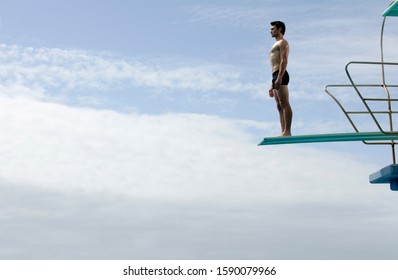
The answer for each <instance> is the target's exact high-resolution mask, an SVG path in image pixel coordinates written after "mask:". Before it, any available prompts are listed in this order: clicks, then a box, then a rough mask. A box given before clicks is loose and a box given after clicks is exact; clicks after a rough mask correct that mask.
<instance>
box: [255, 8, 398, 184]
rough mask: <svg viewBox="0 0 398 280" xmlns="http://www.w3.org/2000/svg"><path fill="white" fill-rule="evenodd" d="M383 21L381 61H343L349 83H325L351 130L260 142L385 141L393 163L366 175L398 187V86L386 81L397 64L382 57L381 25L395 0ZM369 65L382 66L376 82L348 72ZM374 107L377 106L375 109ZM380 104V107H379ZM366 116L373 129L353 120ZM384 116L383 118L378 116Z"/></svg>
mask: <svg viewBox="0 0 398 280" xmlns="http://www.w3.org/2000/svg"><path fill="white" fill-rule="evenodd" d="M382 16H383V22H382V27H381V35H380V49H381V61H377V62H373V61H351V62H349V63H347V64H346V66H345V72H346V74H347V76H348V79H349V81H350V83H349V84H336V85H327V86H325V91H326V93H327V94H328V95H329V96H330V97H331V98H332V99H333V100H334V101H335V102H336V103H337V105H338V106H339V107H340V109H341V110H342V112H343V113H344V115H345V117H346V118H347V120H348V121H349V123H350V124H351V126H352V127H353V129H354V131H355V132H352V133H335V134H315V135H298V136H285V137H266V138H264V140H263V141H262V142H261V143H259V146H263V145H283V144H302V143H323V142H348V141H361V142H363V143H364V144H366V145H387V146H390V147H391V153H392V164H391V165H388V166H386V167H384V168H383V169H381V170H380V171H378V172H375V173H374V174H371V175H370V176H369V181H370V183H372V184H386V183H389V184H390V189H391V190H393V191H398V164H397V162H396V161H397V159H396V152H395V147H396V145H398V131H397V130H395V128H394V117H397V116H398V111H395V110H393V104H397V105H398V96H397V97H396V98H394V97H393V91H394V90H395V91H397V90H398V84H390V83H387V81H386V71H387V69H386V68H387V67H394V66H398V62H385V61H384V46H383V43H384V42H383V39H384V38H383V37H384V27H385V23H386V20H387V18H388V17H398V0H395V1H394V2H392V3H391V4H390V6H389V7H388V8H387V9H386V10H385V11H384V12H383V14H382ZM364 65H366V66H371V67H379V68H380V70H381V80H380V82H379V83H369V84H358V83H356V82H355V81H354V79H353V76H352V74H351V72H350V68H351V67H352V66H364ZM336 89H339V90H342V89H343V90H344V89H350V90H351V91H353V92H354V94H356V95H357V97H358V98H359V103H360V104H361V105H362V106H361V109H360V110H348V109H346V108H345V107H344V106H343V103H342V102H341V101H340V100H339V99H338V98H337V97H336V95H335V94H333V93H332V91H334V90H336ZM369 89H370V90H375V89H377V90H379V91H380V89H382V90H381V92H383V94H382V96H369V95H366V94H364V93H363V92H364V91H365V90H369ZM375 107H377V110H376V109H374V108H375ZM380 108H382V109H380ZM358 116H360V117H361V116H366V117H368V118H370V120H371V123H373V124H374V128H375V129H374V131H360V129H359V126H358V125H357V124H356V121H355V120H356V117H358ZM382 119H383V120H384V122H382V121H381V120H382Z"/></svg>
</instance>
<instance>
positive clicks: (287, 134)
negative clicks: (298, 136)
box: [281, 131, 292, 137]
mask: <svg viewBox="0 0 398 280" xmlns="http://www.w3.org/2000/svg"><path fill="white" fill-rule="evenodd" d="M285 136H292V134H291V133H290V132H286V131H285V132H283V133H282V134H281V137H285Z"/></svg>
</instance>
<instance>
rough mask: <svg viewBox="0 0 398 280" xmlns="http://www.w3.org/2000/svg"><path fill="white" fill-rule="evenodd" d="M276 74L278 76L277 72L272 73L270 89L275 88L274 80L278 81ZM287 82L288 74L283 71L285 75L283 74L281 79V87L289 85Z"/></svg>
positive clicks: (288, 79)
mask: <svg viewBox="0 0 398 280" xmlns="http://www.w3.org/2000/svg"><path fill="white" fill-rule="evenodd" d="M278 74H279V70H278V71H275V72H274V73H272V88H275V81H276V79H278ZM289 81H290V77H289V73H288V72H287V71H285V74H283V77H282V84H281V85H283V86H287V85H288V84H289Z"/></svg>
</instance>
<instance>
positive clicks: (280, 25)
mask: <svg viewBox="0 0 398 280" xmlns="http://www.w3.org/2000/svg"><path fill="white" fill-rule="evenodd" d="M271 26H276V28H282V31H281V33H282V34H283V35H285V31H286V25H285V24H284V23H283V22H281V21H279V20H277V21H273V22H271Z"/></svg>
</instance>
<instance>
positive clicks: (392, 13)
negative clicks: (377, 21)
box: [383, 0, 398, 17]
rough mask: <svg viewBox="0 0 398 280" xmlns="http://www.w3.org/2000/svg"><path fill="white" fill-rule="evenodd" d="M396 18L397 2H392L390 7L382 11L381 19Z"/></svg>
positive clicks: (397, 11)
mask: <svg viewBox="0 0 398 280" xmlns="http://www.w3.org/2000/svg"><path fill="white" fill-rule="evenodd" d="M396 16H398V1H397V0H396V1H394V2H393V3H391V5H390V6H389V7H388V8H387V10H385V11H384V13H383V17H396Z"/></svg>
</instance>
